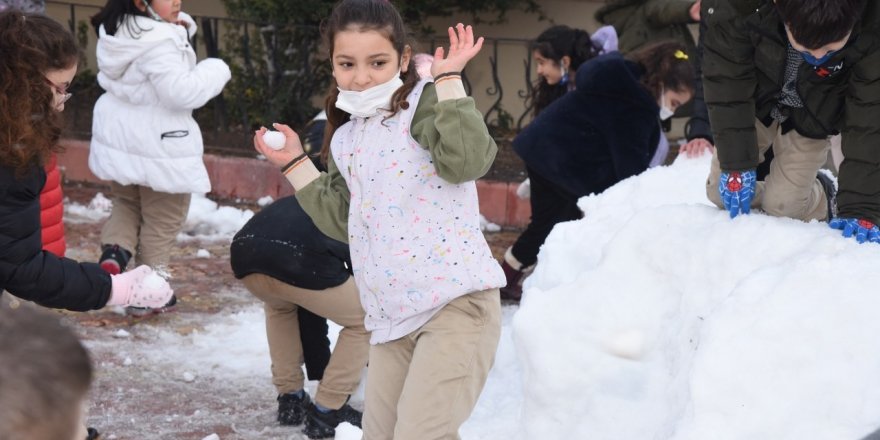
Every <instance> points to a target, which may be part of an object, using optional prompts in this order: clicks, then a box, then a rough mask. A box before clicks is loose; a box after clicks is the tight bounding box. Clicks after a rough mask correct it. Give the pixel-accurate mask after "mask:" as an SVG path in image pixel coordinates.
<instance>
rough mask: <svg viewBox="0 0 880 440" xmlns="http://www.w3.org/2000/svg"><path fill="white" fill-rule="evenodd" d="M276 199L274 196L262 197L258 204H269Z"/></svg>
mask: <svg viewBox="0 0 880 440" xmlns="http://www.w3.org/2000/svg"><path fill="white" fill-rule="evenodd" d="M274 201H275V199H273V198H272V196H266V197H260V199H259V200H257V205H260V206H269V205H271V204H272V202H274Z"/></svg>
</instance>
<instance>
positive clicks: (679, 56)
mask: <svg viewBox="0 0 880 440" xmlns="http://www.w3.org/2000/svg"><path fill="white" fill-rule="evenodd" d="M672 55H673V56H674V57H675V58H676V59H679V60H685V61H687V59H688V54H686V53H684V51H683V50H677V51H675V53H674V54H672Z"/></svg>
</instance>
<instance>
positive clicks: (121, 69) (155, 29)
mask: <svg viewBox="0 0 880 440" xmlns="http://www.w3.org/2000/svg"><path fill="white" fill-rule="evenodd" d="M179 17H180V21H181V22H183V23H186V27H184V26H183V25H179V24H173V23H165V22H160V21H156V20H153V19H152V18H149V17H143V16H140V15H128V16H126V18H125V22H124V23H123V24H122V25H120V26H119V28H118V29H117V31H116V35H108V34H107V32H106V31H105V30H104V26H103V25H102V26H101V27H100V28H99V29H98V35H99V38H98V47H97V59H98V68H99V69H100V71H101V73H103V74H104V75H105V76H106V77H107V78H110V79H114V80H115V79H119V78H121V77H122V75H124V74H125V71H126V70H128V68H129V66H131V64H132V63H133V62H135V61H136V60H137V59H138V58H140V57H141V56H142V55H143V54H145V53H147V52H149V51H151V50H153V49H154V48H155V47H156V46H158V45H160V44H163V43H165V42H166V41H171V42H173V43H174V44H177V45H189V40H190V38H192V37H193V36H194V35H195V34H196V31H197V30H198V26H197V25H196V22H195V20H193V18H192V17H191V16H190V15H188V14H186V13H184V12H180V16H179Z"/></svg>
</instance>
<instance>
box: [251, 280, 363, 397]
mask: <svg viewBox="0 0 880 440" xmlns="http://www.w3.org/2000/svg"><path fill="white" fill-rule="evenodd" d="M242 281H243V282H244V285H245V286H246V287H247V289H248V290H249V291H250V292H251V293H253V294H254V296H256V297H257V298H259V299H261V300H262V301H263V302H264V303H265V306H264V308H265V311H266V336H267V337H268V339H269V356H270V357H271V358H272V383H274V384H275V388H276V389H277V390H278V394H286V393H290V392H294V391H298V390H301V389H303V384H304V383H305V375H304V374H303V370H302V363H303V349H302V342H301V341H300V333H299V317H298V316H297V308H298V307H304V308H306V309H308V310H309V311H310V312H312V313H314V314H316V315H318V316H323V317H325V318H327V319H329V320H331V321H333V322H335V323H337V324H339V325H341V326H342V327H343V328H342V331H340V332H339V339H337V341H336V346H335V347H334V348H333V353H332V354H331V355H330V361H329V362H328V363H327V368H326V369H325V370H324V378H323V379H322V380H321V382H320V383H319V384H318V392H317V393H316V394H315V401H316V402H317V403H318V404H320V405H321V406H323V407H325V408H331V409H339V408H340V407H342V405H343V404H344V403H345V402H346V401H347V400H348V397H349V396H350V395H351V394H352V393H354V392H355V391H356V390H357V387H358V384H359V383H360V381H361V372H362V371H363V369H364V367H365V366H366V365H367V358H368V356H369V351H370V333H369V332H368V331H367V330H366V329H365V328H364V309H363V308H362V307H361V301H360V298H359V297H358V290H357V288H356V287H355V285H354V279H353V278H349V279H348V281H346V282H345V283H343V284H341V285H339V286H336V287H332V288H329V289H324V290H307V289H302V288H299V287H296V286H292V285H290V284H287V283H284V282H282V281H279V280H277V279H275V278H272V277H270V276H268V275H263V274H252V275H248V276H246V277H244V278H242Z"/></svg>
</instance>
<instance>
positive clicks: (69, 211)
mask: <svg viewBox="0 0 880 440" xmlns="http://www.w3.org/2000/svg"><path fill="white" fill-rule="evenodd" d="M111 208H113V202H111V201H110V199H108V198H107V197H105V196H104V194H103V193H100V192H99V193H97V194H95V197H94V198H93V199H92V200H91V201H90V202H89V204H88V206H83V205H80V204H79V203H70V202H69V200H67V199H65V201H64V221H66V222H69V223H74V224H76V223H95V222H98V221H101V220H104V219H105V218H107V217H109V216H110V209H111Z"/></svg>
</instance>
